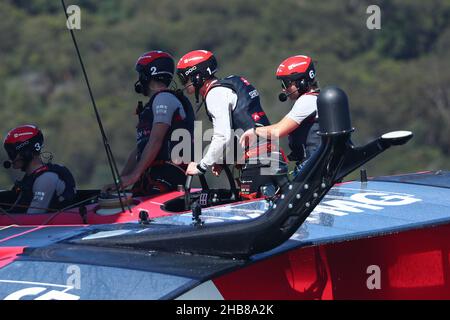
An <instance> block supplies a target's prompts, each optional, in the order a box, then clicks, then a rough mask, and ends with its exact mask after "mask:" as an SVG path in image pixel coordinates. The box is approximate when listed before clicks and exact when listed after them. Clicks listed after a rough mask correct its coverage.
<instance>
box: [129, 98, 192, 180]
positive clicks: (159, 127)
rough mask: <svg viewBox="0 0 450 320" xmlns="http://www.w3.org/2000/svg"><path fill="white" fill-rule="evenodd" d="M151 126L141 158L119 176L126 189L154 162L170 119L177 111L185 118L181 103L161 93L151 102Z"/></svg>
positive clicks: (170, 123)
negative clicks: (130, 168) (126, 172)
mask: <svg viewBox="0 0 450 320" xmlns="http://www.w3.org/2000/svg"><path fill="white" fill-rule="evenodd" d="M152 108H153V115H154V116H153V125H152V131H151V133H150V137H149V140H148V142H147V144H146V145H145V148H144V150H143V152H142V155H141V158H140V159H139V161H138V162H137V164H136V165H135V167H134V169H133V170H132V171H131V172H130V173H129V174H126V175H123V176H121V180H122V187H123V188H126V187H128V186H130V185H132V184H134V183H135V182H136V181H138V180H139V178H140V177H141V175H142V174H143V173H144V172H145V170H147V169H148V167H149V166H150V165H151V164H152V163H153V161H155V159H156V157H157V156H158V153H159V151H160V149H161V146H162V144H163V143H165V142H166V141H165V137H166V134H167V131H168V130H169V128H170V126H171V125H172V118H173V116H174V114H175V112H176V111H177V110H178V111H179V112H180V114H181V116H182V117H185V114H184V109H183V106H182V104H181V102H180V101H179V100H178V99H177V98H176V97H175V96H174V95H173V94H171V93H167V92H163V93H160V94H158V96H157V97H156V98H155V100H154V101H153V105H152Z"/></svg>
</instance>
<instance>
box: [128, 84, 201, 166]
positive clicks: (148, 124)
mask: <svg viewBox="0 0 450 320" xmlns="http://www.w3.org/2000/svg"><path fill="white" fill-rule="evenodd" d="M162 92H169V93H171V94H173V95H175V96H176V97H177V99H178V100H179V101H180V102H181V104H182V105H183V109H184V112H185V114H186V118H185V119H182V118H181V115H180V113H179V111H178V110H177V111H176V112H175V113H174V115H173V117H172V124H171V126H170V128H169V130H168V131H167V133H166V136H165V137H164V143H163V144H162V145H161V149H160V150H159V152H158V155H157V156H156V158H155V161H171V152H172V149H173V148H174V147H175V145H176V144H177V143H178V141H171V139H170V138H171V136H172V133H173V132H174V131H175V130H177V129H186V130H188V131H189V133H190V136H191V137H193V136H194V120H195V114H194V110H193V109H192V105H191V103H190V101H189V99H188V98H186V96H184V95H183V94H182V93H180V92H178V91H173V90H162V91H159V92H158V93H156V94H154V95H153V96H152V97H151V98H150V100H149V101H148V102H147V104H146V105H145V106H144V107H143V108H142V110H137V111H136V113H137V115H138V117H139V122H138V125H137V126H136V131H137V160H138V161H139V159H140V158H141V156H142V152H143V151H144V148H145V146H146V145H147V142H148V140H149V138H150V134H151V132H152V127H153V118H154V114H153V101H154V100H155V98H156V96H157V95H158V94H160V93H162ZM191 144H193V141H191ZM191 150H193V149H191ZM181 156H182V155H181Z"/></svg>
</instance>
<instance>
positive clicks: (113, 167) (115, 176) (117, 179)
mask: <svg viewBox="0 0 450 320" xmlns="http://www.w3.org/2000/svg"><path fill="white" fill-rule="evenodd" d="M61 4H62V6H63V9H64V14H65V16H66V19H67V21H68V20H69V15H68V14H67V8H66V4H65V3H64V0H61ZM68 29H69V32H70V35H71V36H72V41H73V44H74V46H75V50H76V51H77V56H78V60H79V61H80V65H81V69H82V70H83V75H84V79H85V81H86V85H87V88H88V91H89V96H90V98H91V102H92V106H93V107H94V112H95V117H96V119H97V123H98V126H99V128H100V133H101V135H102V140H103V145H104V147H105V152H106V156H107V158H108V163H109V167H110V168H111V174H112V177H113V180H114V184H115V186H116V190H117V195H118V196H119V201H120V206H121V207H122V211H125V208H124V205H123V201H122V195H121V192H122V191H123V190H122V181H121V179H120V174H119V171H118V170H117V165H116V161H115V160H114V155H113V153H112V151H111V147H110V145H109V142H108V139H107V137H106V133H105V130H104V128H103V124H102V120H101V118H100V114H99V113H98V109H97V105H96V103H95V99H94V95H93V94H92V90H91V85H90V83H89V78H88V75H87V72H86V69H85V68H84V63H83V59H82V58H81V54H80V49H79V48H78V43H77V40H76V38H75V34H74V32H73V29H72V28H68ZM127 207H128V210H129V211H130V212H131V208H130V206H129V205H128V204H127Z"/></svg>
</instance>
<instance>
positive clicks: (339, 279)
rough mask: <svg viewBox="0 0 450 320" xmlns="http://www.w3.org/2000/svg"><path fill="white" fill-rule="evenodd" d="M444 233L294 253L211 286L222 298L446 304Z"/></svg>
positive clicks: (444, 228)
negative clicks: (432, 301)
mask: <svg viewBox="0 0 450 320" xmlns="http://www.w3.org/2000/svg"><path fill="white" fill-rule="evenodd" d="M449 234H450V225H448V224H447V225H441V226H436V227H430V228H424V229H419V230H411V231H405V232H401V233H396V234H391V235H384V236H378V237H373V238H365V239H360V240H353V241H345V242H340V243H334V244H325V245H320V246H314V247H304V248H298V249H294V250H292V251H289V252H286V253H283V254H280V255H279V256H275V257H271V258H270V259H267V260H263V261H260V262H257V263H255V264H253V265H251V266H249V267H246V268H244V269H241V270H237V271H235V272H232V273H229V274H226V275H223V276H221V277H218V278H216V279H215V280H214V283H215V285H216V286H217V288H218V289H219V291H220V293H221V294H222V295H223V297H224V298H225V299H450V264H449V260H450V242H449V241H448V240H449ZM371 266H376V268H379V279H380V282H379V284H380V289H377V288H373V287H374V284H376V280H374V279H376V278H375V276H374V274H375V273H374V271H371ZM368 284H369V285H368ZM369 287H371V288H372V289H369Z"/></svg>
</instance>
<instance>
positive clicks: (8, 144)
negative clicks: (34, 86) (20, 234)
mask: <svg viewBox="0 0 450 320" xmlns="http://www.w3.org/2000/svg"><path fill="white" fill-rule="evenodd" d="M43 143H44V136H43V134H42V132H41V131H40V130H39V129H38V128H37V127H36V126H33V125H24V126H20V127H17V128H15V129H13V130H11V131H10V132H9V133H8V135H7V136H6V138H5V141H4V144H3V146H4V148H5V150H6V152H7V153H8V156H9V159H10V160H9V161H5V163H4V166H5V168H9V167H11V166H12V167H13V168H14V169H21V170H22V171H24V172H25V175H24V177H23V178H22V180H19V181H16V183H15V184H14V187H13V190H14V191H16V193H17V198H16V201H15V203H14V204H13V205H12V206H11V207H10V208H9V209H8V211H9V212H11V213H29V214H40V213H51V212H49V210H48V209H53V210H56V209H62V208H64V207H66V206H68V205H69V204H70V203H71V202H72V201H73V200H74V198H75V194H76V189H75V180H74V178H73V176H72V174H71V173H70V171H69V170H68V169H67V168H66V167H64V166H61V165H57V164H52V163H43V162H42V160H41V157H40V154H41V150H42V146H43Z"/></svg>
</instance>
